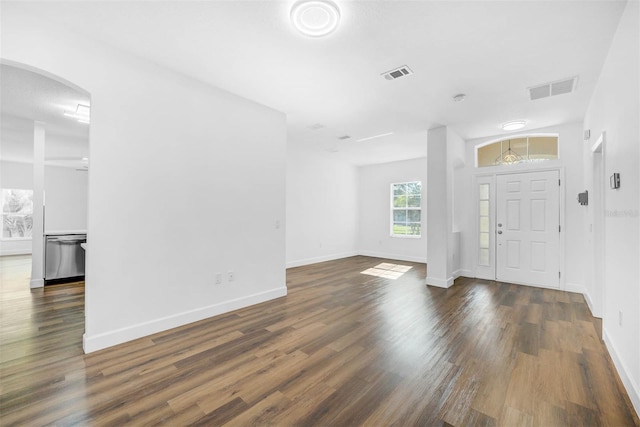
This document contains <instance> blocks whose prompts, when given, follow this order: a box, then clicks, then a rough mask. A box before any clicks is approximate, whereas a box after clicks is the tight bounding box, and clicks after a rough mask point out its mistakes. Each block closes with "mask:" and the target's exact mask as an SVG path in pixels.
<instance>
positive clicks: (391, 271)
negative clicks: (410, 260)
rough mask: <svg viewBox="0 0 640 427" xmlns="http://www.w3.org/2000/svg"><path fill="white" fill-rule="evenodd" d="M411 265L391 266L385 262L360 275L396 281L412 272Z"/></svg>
mask: <svg viewBox="0 0 640 427" xmlns="http://www.w3.org/2000/svg"><path fill="white" fill-rule="evenodd" d="M411 268H412V267H411V266H410V265H400V264H391V263H388V262H383V263H380V264H378V265H376V266H375V267H372V268H367V269H366V270H365V271H361V272H360V274H367V275H369V276H376V277H383V278H385V279H391V280H396V279H398V278H400V277H401V276H402V275H403V274H404V273H406V272H407V271H409V270H411Z"/></svg>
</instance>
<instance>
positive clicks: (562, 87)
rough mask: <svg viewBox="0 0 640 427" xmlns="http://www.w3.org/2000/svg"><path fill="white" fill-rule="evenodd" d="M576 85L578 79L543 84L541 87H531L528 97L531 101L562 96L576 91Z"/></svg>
mask: <svg viewBox="0 0 640 427" xmlns="http://www.w3.org/2000/svg"><path fill="white" fill-rule="evenodd" d="M577 85H578V77H577V76H575V77H571V78H569V79H564V80H558V81H555V82H549V83H545V84H543V85H538V86H533V87H530V88H528V90H529V97H530V98H531V100H532V101H535V100H536V99H540V98H547V97H549V96H556V95H562V94H565V93H571V92H573V91H575V90H576V86H577Z"/></svg>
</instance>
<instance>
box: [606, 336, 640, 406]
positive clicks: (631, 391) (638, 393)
mask: <svg viewBox="0 0 640 427" xmlns="http://www.w3.org/2000/svg"><path fill="white" fill-rule="evenodd" d="M602 332H603V333H602V335H603V339H604V343H605V344H606V346H607V350H609V354H610V355H611V359H612V360H613V364H614V365H615V367H616V370H617V371H618V375H620V379H621V380H622V384H623V385H624V388H625V389H626V390H627V394H628V395H629V399H630V400H631V404H633V407H634V408H635V410H636V414H637V415H638V416H640V387H638V385H637V384H636V383H635V381H633V378H632V377H631V376H630V375H629V370H628V369H627V366H626V365H625V364H624V362H623V361H622V359H620V356H619V355H618V350H617V349H616V346H615V345H614V344H613V342H611V338H609V334H608V333H607V330H606V329H604V330H603V331H602Z"/></svg>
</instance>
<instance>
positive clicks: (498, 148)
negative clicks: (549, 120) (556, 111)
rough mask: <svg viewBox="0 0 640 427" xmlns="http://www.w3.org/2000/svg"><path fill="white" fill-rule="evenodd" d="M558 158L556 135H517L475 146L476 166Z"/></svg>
mask: <svg viewBox="0 0 640 427" xmlns="http://www.w3.org/2000/svg"><path fill="white" fill-rule="evenodd" d="M557 158H558V136H557V135H545V136H517V137H513V138H507V139H502V140H500V141H494V142H490V143H488V144H485V145H481V146H478V147H476V162H477V163H476V164H477V167H479V168H481V167H486V166H501V165H512V164H517V163H531V162H540V161H545V160H553V159H557Z"/></svg>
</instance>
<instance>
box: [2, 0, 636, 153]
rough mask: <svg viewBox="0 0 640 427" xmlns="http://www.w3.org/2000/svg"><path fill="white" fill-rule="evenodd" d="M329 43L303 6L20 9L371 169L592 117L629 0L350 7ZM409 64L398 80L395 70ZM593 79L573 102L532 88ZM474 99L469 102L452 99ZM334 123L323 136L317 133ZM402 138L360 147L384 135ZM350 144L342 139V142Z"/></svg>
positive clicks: (307, 145)
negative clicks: (202, 87)
mask: <svg viewBox="0 0 640 427" xmlns="http://www.w3.org/2000/svg"><path fill="white" fill-rule="evenodd" d="M335 1H336V3H337V4H338V5H339V7H340V9H341V12H342V18H341V23H340V26H339V28H338V29H337V31H335V32H334V33H332V34H331V35H329V36H328V37H326V38H319V39H314V38H308V37H304V36H302V35H300V34H298V33H297V32H296V31H295V30H294V29H293V28H292V27H291V25H290V22H289V10H290V6H291V5H292V4H293V1H268V0H263V1H177V0H174V1H162V2H160V1H91V2H57V1H49V2H44V3H37V2H21V3H20V4H19V5H18V4H13V5H12V7H19V8H21V9H23V10H26V11H28V12H32V13H35V14H39V15H41V16H42V17H44V18H46V19H49V20H51V21H53V22H55V23H57V24H59V25H64V26H66V27H68V28H70V29H72V30H74V31H77V32H79V33H81V34H83V35H84V36H88V37H93V38H95V39H98V40H102V41H104V42H106V43H108V44H109V45H112V46H115V47H118V48H121V49H123V50H126V51H129V52H131V53H133V54H136V55H138V56H141V57H146V58H148V59H150V60H152V61H154V62H156V63H159V64H161V65H164V66H166V67H169V68H172V69H174V70H176V71H178V72H181V73H184V74H187V75H190V76H192V77H194V78H196V79H199V80H201V81H204V82H207V83H210V84H212V85H215V86H218V87H221V88H224V89H227V90H229V91H230V92H233V93H236V94H238V95H241V96H243V97H246V98H249V99H252V100H255V101H257V102H260V103H262V104H265V105H267V106H270V107H273V108H275V109H277V110H280V111H283V112H285V113H286V114H287V117H288V125H289V129H288V133H289V144H290V145H295V146H296V147H297V148H300V149H308V150H312V151H314V152H317V153H318V154H322V155H328V156H335V157H336V158H343V159H345V160H348V161H350V162H352V163H354V164H370V163H378V162H385V161H393V160H400V159H406V158H412V157H417V156H421V155H424V154H425V153H426V147H425V143H424V138H423V137H422V135H423V134H424V132H425V131H426V130H427V129H429V128H433V127H436V126H438V125H448V126H451V127H452V128H453V129H454V130H455V131H457V132H458V133H459V134H460V135H461V136H462V137H463V138H465V139H471V138H478V137H484V136H489V135H498V134H501V133H504V132H503V131H502V130H501V129H500V128H499V125H500V124H501V123H503V122H506V121H509V120H513V119H526V120H528V121H529V124H528V126H527V128H526V129H535V128H540V127H546V126H551V125H554V124H559V123H564V122H570V121H579V120H582V119H583V116H584V113H585V111H586V108H587V103H588V101H589V99H590V96H591V93H592V91H593V88H594V85H595V83H596V81H597V78H598V75H599V72H600V69H601V67H602V64H603V62H604V59H605V56H606V54H607V51H608V48H609V45H610V43H611V40H612V37H613V34H614V32H615V29H616V27H617V24H618V20H619V18H620V15H621V13H622V11H623V9H624V7H625V1H615V0H604V1H597V0H584V1H581V0H573V1H481V0H480V1H479V0H475V1H398V0H393V1H391V0H389V1H344V0H342V1H340V0H335ZM402 65H408V66H409V67H410V68H411V69H412V70H413V71H414V74H413V75H411V76H408V77H404V78H401V79H398V80H394V81H388V80H385V79H384V78H382V77H381V76H380V74H381V73H383V72H385V71H388V70H391V69H394V68H396V67H398V66H402ZM575 75H577V76H579V81H578V86H577V91H576V92H574V93H572V94H566V95H559V96H556V97H552V98H546V99H541V100H537V101H530V100H529V98H528V92H527V87H529V86H535V85H538V84H541V83H545V82H549V81H554V80H559V79H563V78H567V77H571V76H575ZM457 93H466V94H467V96H468V97H467V99H466V100H465V101H464V102H460V103H454V102H453V101H452V97H453V96H454V95H455V94H457ZM316 123H320V124H322V125H324V127H323V128H321V129H319V130H311V129H309V126H311V125H314V124H316ZM387 132H394V134H393V135H390V136H387V137H383V138H379V139H374V140H370V141H367V142H361V143H358V142H356V140H357V139H359V138H363V137H368V136H372V135H377V134H382V133H387ZM342 135H350V136H351V137H352V138H351V139H349V140H346V142H342V141H340V140H338V139H337V137H339V136H342Z"/></svg>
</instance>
